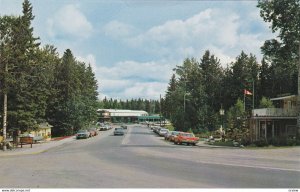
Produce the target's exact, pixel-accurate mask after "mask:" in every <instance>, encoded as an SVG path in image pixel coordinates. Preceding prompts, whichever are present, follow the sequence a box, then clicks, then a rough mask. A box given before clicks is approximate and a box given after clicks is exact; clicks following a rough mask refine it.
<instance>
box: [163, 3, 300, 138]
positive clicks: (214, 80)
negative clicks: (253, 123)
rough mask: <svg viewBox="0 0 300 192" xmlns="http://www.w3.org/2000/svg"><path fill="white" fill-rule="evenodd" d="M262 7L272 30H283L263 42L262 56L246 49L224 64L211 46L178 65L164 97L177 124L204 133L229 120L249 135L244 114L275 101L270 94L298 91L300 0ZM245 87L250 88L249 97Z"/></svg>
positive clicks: (236, 131)
mask: <svg viewBox="0 0 300 192" xmlns="http://www.w3.org/2000/svg"><path fill="white" fill-rule="evenodd" d="M257 7H258V8H260V15H261V17H262V19H263V20H264V21H265V22H269V23H271V29H272V32H274V33H275V32H276V33H278V34H279V35H278V37H277V38H276V39H271V40H266V41H265V43H264V45H263V46H262V47H261V51H262V53H263V59H262V61H260V62H259V61H257V58H256V56H255V55H253V54H251V53H245V52H244V51H241V53H240V55H238V56H237V57H236V60H235V61H234V62H231V63H229V64H228V65H227V66H226V67H222V66H221V63H220V60H219V59H218V58H217V57H216V56H215V55H214V54H212V53H211V52H210V51H209V50H207V51H206V52H205V53H204V54H203V56H202V57H201V58H200V59H196V58H186V59H185V60H184V61H183V63H182V65H179V66H176V68H175V69H174V74H173V75H172V77H171V78H170V81H169V85H168V88H167V91H166V95H165V98H163V100H162V106H163V107H162V109H163V111H162V113H163V115H164V116H165V117H167V118H169V119H170V120H171V121H172V123H173V124H174V126H175V129H177V130H181V131H188V130H190V131H193V132H195V133H199V132H200V133H202V132H207V131H215V130H217V129H219V128H220V125H225V126H226V128H227V131H228V132H229V135H231V137H233V138H234V137H236V136H237V135H241V134H244V135H247V127H246V122H245V119H246V118H247V117H248V116H250V115H251V109H252V108H260V107H261V108H264V107H272V106H273V104H272V102H271V101H270V100H269V98H273V97H277V96H283V95H292V94H297V75H298V65H299V52H298V50H299V41H300V39H299V37H300V19H299V18H300V1H299V0H282V1H265V0H259V1H258V5H257ZM244 90H247V91H249V92H247V93H248V94H246V95H245V99H244ZM249 94H254V97H253V95H249ZM220 109H223V110H225V114H224V115H221V114H220Z"/></svg>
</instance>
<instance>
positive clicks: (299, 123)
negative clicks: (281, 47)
mask: <svg viewBox="0 0 300 192" xmlns="http://www.w3.org/2000/svg"><path fill="white" fill-rule="evenodd" d="M298 43H299V55H298V59H299V63H298V97H297V112H298V114H297V115H298V117H297V132H296V135H297V137H298V138H299V136H300V133H299V132H300V39H299V40H298Z"/></svg>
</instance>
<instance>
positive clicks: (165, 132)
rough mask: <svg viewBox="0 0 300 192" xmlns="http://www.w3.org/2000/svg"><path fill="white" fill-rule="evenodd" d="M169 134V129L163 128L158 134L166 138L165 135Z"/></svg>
mask: <svg viewBox="0 0 300 192" xmlns="http://www.w3.org/2000/svg"><path fill="white" fill-rule="evenodd" d="M168 132H169V130H168V129H164V128H162V129H160V130H159V132H158V134H159V135H160V136H162V137H164V136H165V134H167V133H168Z"/></svg>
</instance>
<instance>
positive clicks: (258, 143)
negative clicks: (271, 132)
mask: <svg viewBox="0 0 300 192" xmlns="http://www.w3.org/2000/svg"><path fill="white" fill-rule="evenodd" d="M254 144H255V145H256V146H257V147H265V146H268V145H269V144H268V141H267V140H266V139H265V138H260V139H259V140H257V141H255V142H254Z"/></svg>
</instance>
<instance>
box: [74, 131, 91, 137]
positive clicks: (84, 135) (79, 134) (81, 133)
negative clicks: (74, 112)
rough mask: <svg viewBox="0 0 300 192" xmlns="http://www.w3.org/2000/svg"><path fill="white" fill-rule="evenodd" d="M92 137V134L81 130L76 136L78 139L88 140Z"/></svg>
mask: <svg viewBox="0 0 300 192" xmlns="http://www.w3.org/2000/svg"><path fill="white" fill-rule="evenodd" d="M89 137H90V132H89V131H88V130H79V131H78V132H77V134H76V139H87V138H89Z"/></svg>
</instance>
